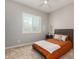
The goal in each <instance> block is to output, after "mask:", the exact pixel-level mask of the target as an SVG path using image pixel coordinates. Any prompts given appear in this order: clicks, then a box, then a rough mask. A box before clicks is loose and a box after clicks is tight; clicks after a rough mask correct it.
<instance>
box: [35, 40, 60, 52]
mask: <svg viewBox="0 0 79 59" xmlns="http://www.w3.org/2000/svg"><path fill="white" fill-rule="evenodd" d="M34 44H37V45H39V46H40V47H42V48H44V49H45V50H47V51H48V52H49V53H52V52H54V51H55V50H57V49H59V48H61V46H59V45H58V44H54V43H50V42H48V41H45V40H42V41H37V42H34Z"/></svg>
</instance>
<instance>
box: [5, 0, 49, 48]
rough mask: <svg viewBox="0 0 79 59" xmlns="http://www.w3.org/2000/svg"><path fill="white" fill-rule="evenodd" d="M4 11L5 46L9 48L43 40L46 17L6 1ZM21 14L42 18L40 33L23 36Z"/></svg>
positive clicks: (45, 31)
mask: <svg viewBox="0 0 79 59" xmlns="http://www.w3.org/2000/svg"><path fill="white" fill-rule="evenodd" d="M5 6H6V8H5V9H6V10H5V12H6V13H5V27H6V28H5V32H6V35H5V36H6V37H5V38H6V40H5V46H6V47H11V46H15V45H19V44H24V43H29V42H33V41H36V40H41V39H44V37H45V34H46V33H47V31H48V30H47V27H48V25H47V24H48V23H47V22H48V15H47V14H45V13H43V12H40V11H37V10H34V9H32V8H29V7H27V6H24V5H21V4H18V3H15V2H12V1H9V0H6V5H5ZM22 12H26V13H31V14H34V15H38V16H41V17H42V33H38V34H23V33H22Z"/></svg>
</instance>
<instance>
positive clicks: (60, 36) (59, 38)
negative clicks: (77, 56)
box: [54, 34, 67, 41]
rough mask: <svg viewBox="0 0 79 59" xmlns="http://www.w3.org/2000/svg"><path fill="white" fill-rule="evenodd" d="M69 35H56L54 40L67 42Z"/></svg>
mask: <svg viewBox="0 0 79 59" xmlns="http://www.w3.org/2000/svg"><path fill="white" fill-rule="evenodd" d="M66 38H67V35H60V34H55V35H54V39H57V40H61V41H66Z"/></svg>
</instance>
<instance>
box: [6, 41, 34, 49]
mask: <svg viewBox="0 0 79 59" xmlns="http://www.w3.org/2000/svg"><path fill="white" fill-rule="evenodd" d="M33 43H34V42H30V43H24V44H19V45H16V46H11V47H5V49H10V48H16V47H21V46H25V45H32V44H33Z"/></svg>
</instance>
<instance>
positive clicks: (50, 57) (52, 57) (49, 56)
mask: <svg viewBox="0 0 79 59" xmlns="http://www.w3.org/2000/svg"><path fill="white" fill-rule="evenodd" d="M55 34H62V35H68V37H67V39H66V41H61V40H57V39H54V38H52V39H47V40H46V41H47V42H50V43H54V44H57V45H59V46H60V48H59V49H57V50H55V51H53V52H52V53H50V52H49V51H47V50H46V49H44V48H43V47H41V46H39V45H38V44H35V43H34V44H33V45H32V47H33V48H34V49H35V50H37V51H38V52H40V53H41V54H42V55H43V56H44V57H45V58H46V59H59V58H60V57H61V56H62V55H64V54H66V53H67V52H68V51H69V50H70V49H72V47H73V29H55Z"/></svg>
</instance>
